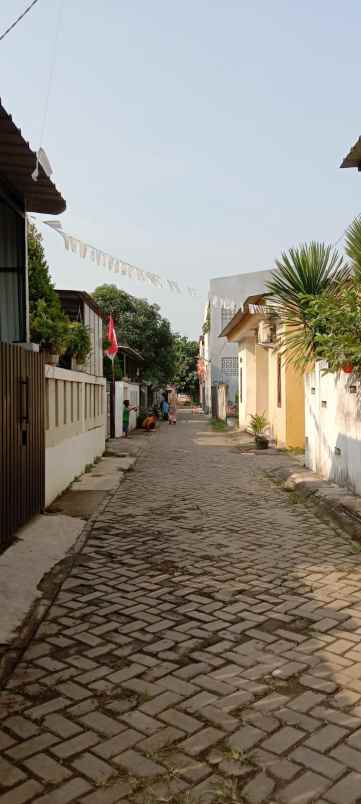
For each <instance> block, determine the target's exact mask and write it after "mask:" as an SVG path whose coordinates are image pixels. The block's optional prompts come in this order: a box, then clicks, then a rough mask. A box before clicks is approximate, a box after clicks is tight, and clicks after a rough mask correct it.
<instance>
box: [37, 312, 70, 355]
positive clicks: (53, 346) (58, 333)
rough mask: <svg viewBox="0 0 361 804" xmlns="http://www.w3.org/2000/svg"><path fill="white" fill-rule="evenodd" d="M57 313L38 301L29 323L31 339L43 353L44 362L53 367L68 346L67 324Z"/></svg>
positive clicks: (61, 315)
mask: <svg viewBox="0 0 361 804" xmlns="http://www.w3.org/2000/svg"><path fill="white" fill-rule="evenodd" d="M57 312H58V311H57V310H55V309H52V308H51V306H50V307H49V306H48V305H47V303H46V301H45V300H44V299H40V300H39V301H38V302H37V304H36V307H35V311H34V313H33V315H32V316H31V321H30V327H31V339H32V340H33V342H34V343H38V344H39V346H40V348H41V351H43V352H45V362H46V363H50V364H51V365H53V366H56V365H57V363H58V362H59V357H60V355H63V354H64V352H66V349H67V345H68V328H69V323H68V321H67V319H66V317H65V316H64V315H63V314H60V315H57Z"/></svg>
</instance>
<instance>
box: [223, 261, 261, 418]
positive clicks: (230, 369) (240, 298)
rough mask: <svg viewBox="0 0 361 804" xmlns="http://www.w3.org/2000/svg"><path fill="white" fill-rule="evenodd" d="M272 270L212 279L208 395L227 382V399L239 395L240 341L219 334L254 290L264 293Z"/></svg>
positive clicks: (233, 399) (232, 399)
mask: <svg viewBox="0 0 361 804" xmlns="http://www.w3.org/2000/svg"><path fill="white" fill-rule="evenodd" d="M270 276H271V271H255V272H254V273H245V274H237V275H235V276H223V277H219V278H217V279H211V281H210V283H209V302H210V304H209V331H208V337H207V352H208V358H207V359H208V363H207V372H208V377H207V382H208V397H210V393H211V386H212V385H219V384H226V385H227V386H228V400H227V401H228V402H229V403H230V404H235V402H236V401H237V398H238V397H237V395H238V344H237V343H233V342H230V341H228V340H227V338H220V334H221V332H222V331H223V330H224V328H225V327H226V326H227V324H228V323H229V322H230V320H231V319H232V318H233V316H234V313H235V312H236V310H238V309H239V308H240V307H242V306H243V304H244V302H245V300H246V299H247V298H248V296H250V295H251V294H252V293H263V292H265V290H266V283H267V281H268V279H269V278H270Z"/></svg>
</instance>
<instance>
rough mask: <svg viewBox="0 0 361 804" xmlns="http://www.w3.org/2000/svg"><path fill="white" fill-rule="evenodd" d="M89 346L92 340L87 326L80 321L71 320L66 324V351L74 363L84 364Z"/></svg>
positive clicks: (89, 349) (88, 353)
mask: <svg viewBox="0 0 361 804" xmlns="http://www.w3.org/2000/svg"><path fill="white" fill-rule="evenodd" d="M91 348H92V342H91V337H90V332H89V329H88V327H86V326H85V324H82V323H80V321H72V322H71V324H69V326H68V353H69V354H70V356H71V357H72V359H73V360H74V362H75V364H76V365H79V366H83V365H84V363H85V361H86V359H87V358H88V357H89V355H90V352H91Z"/></svg>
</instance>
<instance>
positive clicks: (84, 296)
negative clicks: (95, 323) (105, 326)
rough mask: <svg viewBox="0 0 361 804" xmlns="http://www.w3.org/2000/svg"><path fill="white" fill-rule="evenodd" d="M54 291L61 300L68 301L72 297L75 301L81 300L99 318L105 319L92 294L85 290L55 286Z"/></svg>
mask: <svg viewBox="0 0 361 804" xmlns="http://www.w3.org/2000/svg"><path fill="white" fill-rule="evenodd" d="M56 292H57V294H58V296H59V298H60V299H61V300H62V299H64V301H67V300H69V301H70V300H72V299H74V300H76V301H82V302H83V303H84V304H87V305H88V307H90V309H91V310H93V312H94V313H95V314H96V315H98V316H99V318H102V319H103V320H104V321H105V320H106V315H105V313H103V312H102V310H101V309H100V307H99V306H98V305H97V303H96V302H95V301H94V299H93V298H92V296H89V293H87V292H86V291H85V290H68V289H66V290H62V289H58V288H56Z"/></svg>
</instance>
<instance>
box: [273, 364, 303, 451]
mask: <svg viewBox="0 0 361 804" xmlns="http://www.w3.org/2000/svg"><path fill="white" fill-rule="evenodd" d="M268 354H269V416H268V418H269V422H270V425H271V434H272V437H273V438H274V439H275V441H276V444H277V446H278V447H288V448H291V447H300V448H301V449H303V448H304V445H305V395H304V381H303V375H301V374H299V373H298V372H296V371H295V369H293V368H292V367H291V366H286V365H285V364H284V362H283V363H282V367H281V392H282V394H281V396H282V400H281V402H282V404H281V407H278V400H277V351H276V350H273V349H270V350H269V351H268Z"/></svg>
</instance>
